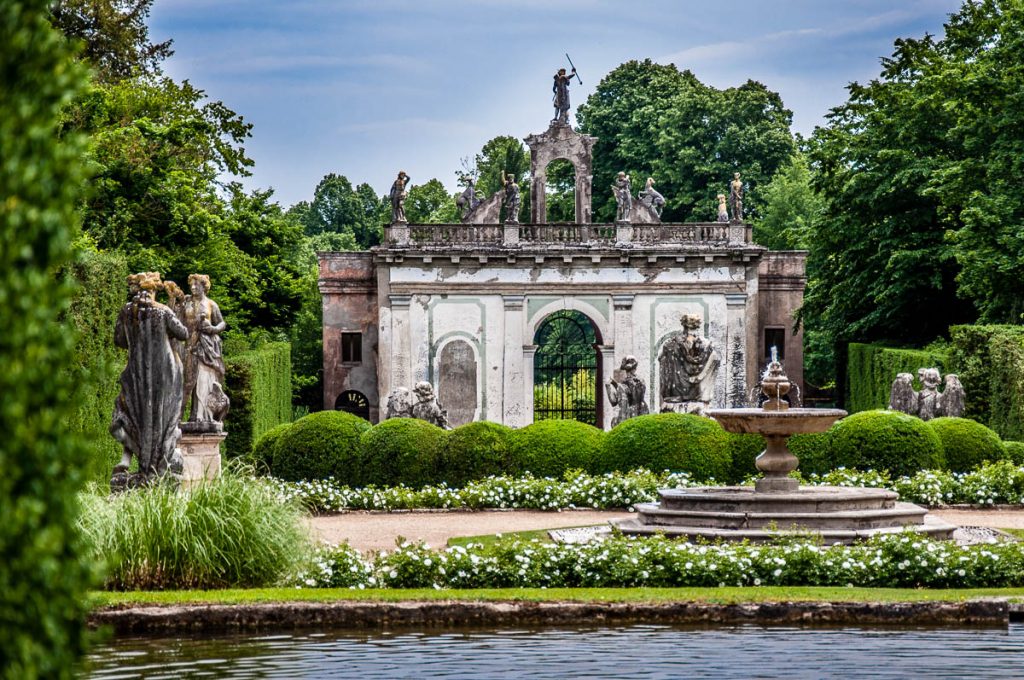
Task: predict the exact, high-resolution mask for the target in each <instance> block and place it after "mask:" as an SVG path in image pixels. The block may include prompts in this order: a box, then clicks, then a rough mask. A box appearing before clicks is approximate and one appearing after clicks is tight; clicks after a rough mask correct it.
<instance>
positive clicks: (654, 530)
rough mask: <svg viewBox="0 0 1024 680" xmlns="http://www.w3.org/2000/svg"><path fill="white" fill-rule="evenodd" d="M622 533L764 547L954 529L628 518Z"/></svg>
mask: <svg viewBox="0 0 1024 680" xmlns="http://www.w3.org/2000/svg"><path fill="white" fill-rule="evenodd" d="M612 526H615V527H618V529H619V530H621V531H622V533H624V534H627V535H632V536H657V535H664V536H667V537H669V538H676V539H680V540H687V541H696V540H698V539H702V540H706V541H718V540H722V541H750V542H751V543H767V542H771V541H775V540H778V539H779V538H786V537H793V536H813V537H815V538H820V539H821V541H822V542H823V543H824V544H825V545H832V544H835V543H843V544H852V543H858V542H860V541H865V540H867V539H869V538H871V537H872V536H880V535H886V534H899V533H901V532H903V531H905V530H907V529H909V530H912V531H914V532H916V533H918V534H921V535H923V536H927V537H929V538H934V539H940V540H948V539H951V538H953V532H954V531H956V527H955V526H953V525H952V524H947V523H946V522H943V521H942V520H940V519H938V518H936V517H932V516H928V515H926V516H925V518H924V523H923V524H917V525H906V526H904V527H882V528H877V529H820V530H805V531H787V530H778V531H769V530H766V529H718V528H713V527H693V526H690V527H687V526H674V525H673V526H666V525H658V524H643V523H642V522H641V521H640V520H639V519H638V518H630V519H626V520H619V521H615V522H612Z"/></svg>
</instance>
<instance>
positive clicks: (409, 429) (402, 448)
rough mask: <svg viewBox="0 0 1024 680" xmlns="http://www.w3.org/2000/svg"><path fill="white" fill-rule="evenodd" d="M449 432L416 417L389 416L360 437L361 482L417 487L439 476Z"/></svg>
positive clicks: (432, 481) (430, 482) (431, 481)
mask: <svg viewBox="0 0 1024 680" xmlns="http://www.w3.org/2000/svg"><path fill="white" fill-rule="evenodd" d="M447 437H448V433H447V432H446V431H445V430H442V429H441V428H439V427H438V426H437V425H434V424H433V423H428V422H427V421H425V420H417V419H416V418H391V419H390V420H385V421H384V422H382V423H380V424H378V425H374V426H373V427H371V428H370V429H368V430H367V431H366V432H364V433H363V435H362V437H361V438H360V463H359V475H360V478H361V482H362V483H363V484H375V485H384V486H394V485H396V484H405V485H407V486H411V487H420V486H424V485H426V484H432V483H434V482H435V481H437V479H438V475H439V472H440V459H441V454H442V453H443V451H444V447H445V443H446V441H447Z"/></svg>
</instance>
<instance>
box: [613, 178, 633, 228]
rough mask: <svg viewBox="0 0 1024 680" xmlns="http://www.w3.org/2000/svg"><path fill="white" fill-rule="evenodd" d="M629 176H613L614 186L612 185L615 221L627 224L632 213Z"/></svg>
mask: <svg viewBox="0 0 1024 680" xmlns="http://www.w3.org/2000/svg"><path fill="white" fill-rule="evenodd" d="M632 191H633V190H632V185H631V184H630V181H629V175H627V174H626V173H625V172H621V171H620V172H619V174H617V175H616V176H615V184H613V185H612V193H613V194H614V195H615V221H616V222H629V219H630V216H631V213H632V212H633V193H632Z"/></svg>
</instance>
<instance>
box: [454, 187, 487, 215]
mask: <svg viewBox="0 0 1024 680" xmlns="http://www.w3.org/2000/svg"><path fill="white" fill-rule="evenodd" d="M482 202H483V201H482V200H481V199H480V198H478V197H477V195H476V188H475V187H474V185H473V180H472V179H467V180H466V190H465V191H463V192H462V193H461V194H459V197H458V198H456V199H455V205H457V206H458V207H459V216H460V219H461V220H462V221H463V222H465V221H466V220H467V219H468V218H469V214H470V213H471V212H473V211H474V210H476V208H477V206H479V205H480V204H481V203H482Z"/></svg>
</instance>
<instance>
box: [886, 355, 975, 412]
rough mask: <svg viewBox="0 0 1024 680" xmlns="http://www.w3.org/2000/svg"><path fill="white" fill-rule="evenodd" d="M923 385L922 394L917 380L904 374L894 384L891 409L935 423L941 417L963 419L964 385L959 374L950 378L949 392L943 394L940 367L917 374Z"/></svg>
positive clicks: (947, 382)
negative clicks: (916, 387) (940, 384)
mask: <svg viewBox="0 0 1024 680" xmlns="http://www.w3.org/2000/svg"><path fill="white" fill-rule="evenodd" d="M917 378H918V380H919V381H920V382H921V391H920V392H918V391H916V390H915V389H914V377H913V376H912V375H911V374H910V373H900V374H898V375H897V376H896V380H894V381H893V383H892V389H891V390H890V392H889V408H890V409H891V410H893V411H901V412H902V413H909V414H910V415H912V416H917V417H918V418H920V419H921V420H931V419H932V418H937V417H941V416H950V417H954V418H959V417H960V416H962V415H963V413H964V402H965V394H964V386H963V385H962V384H961V383H960V378H959V377H957V375H956V374H954V373H950V374H948V375H946V384H945V389H944V390H943V391H942V392H939V383H940V382H942V380H941V376H940V374H939V369H937V368H921V369H918V371H917Z"/></svg>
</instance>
